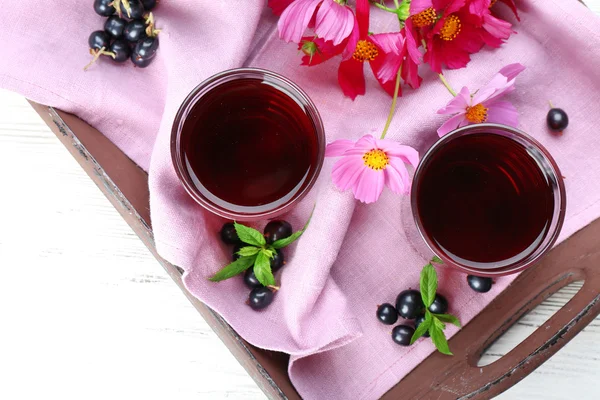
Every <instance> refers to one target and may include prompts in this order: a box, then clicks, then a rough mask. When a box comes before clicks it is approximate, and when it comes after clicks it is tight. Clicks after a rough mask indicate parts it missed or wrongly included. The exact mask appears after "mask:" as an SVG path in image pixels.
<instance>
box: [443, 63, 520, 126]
mask: <svg viewBox="0 0 600 400" xmlns="http://www.w3.org/2000/svg"><path fill="white" fill-rule="evenodd" d="M524 69H525V67H524V66H523V65H521V64H519V63H515V64H510V65H507V66H506V67H504V68H502V69H501V70H500V72H498V73H497V74H496V75H494V77H493V78H492V80H491V81H490V82H489V83H488V84H487V85H485V86H484V87H482V88H481V89H479V90H478V91H477V92H475V93H474V94H471V93H470V92H469V89H468V88H467V87H463V88H462V89H461V91H460V93H458V95H457V96H456V97H455V98H453V99H452V100H450V102H449V103H448V104H447V105H446V107H444V108H442V109H440V110H439V111H438V114H447V115H453V117H452V118H450V119H449V120H448V121H446V122H445V123H444V124H443V125H442V126H441V127H440V128H439V129H438V131H437V132H438V135H439V136H440V137H442V136H444V135H445V134H447V133H449V132H451V131H453V130H454V129H456V128H460V127H463V126H466V125H470V124H477V123H482V122H493V123H497V124H504V125H509V126H514V127H516V126H517V125H518V123H519V118H518V117H519V116H518V113H517V110H516V108H515V107H514V106H513V105H512V104H511V103H509V102H508V101H501V100H500V98H501V97H502V96H504V95H505V94H508V93H510V92H512V91H513V90H514V89H515V78H516V77H517V75H519V74H520V73H521V72H522V71H523V70H524Z"/></svg>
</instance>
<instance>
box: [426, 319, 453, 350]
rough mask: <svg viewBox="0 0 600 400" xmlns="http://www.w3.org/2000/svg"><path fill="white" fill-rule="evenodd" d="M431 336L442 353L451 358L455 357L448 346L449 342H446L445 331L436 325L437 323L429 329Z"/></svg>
mask: <svg viewBox="0 0 600 400" xmlns="http://www.w3.org/2000/svg"><path fill="white" fill-rule="evenodd" d="M434 321H437V319H435V318H434ZM429 334H430V335H431V341H432V342H433V344H434V345H435V347H436V348H437V349H438V351H439V352H440V353H442V354H446V355H449V356H452V355H454V354H452V352H451V351H450V347H449V346H448V341H447V340H446V336H445V335H444V331H443V330H441V329H440V328H439V326H438V325H436V324H435V323H433V324H431V326H430V327H429Z"/></svg>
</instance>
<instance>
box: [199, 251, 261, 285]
mask: <svg viewBox="0 0 600 400" xmlns="http://www.w3.org/2000/svg"><path fill="white" fill-rule="evenodd" d="M255 259H256V256H249V257H240V258H238V259H237V260H235V261H234V262H232V263H231V264H229V265H227V266H226V267H225V268H223V269H221V270H220V271H219V272H217V273H216V274H214V275H213V276H212V277H211V278H209V280H211V281H213V282H220V281H223V280H225V279H229V278H231V277H232V276H236V275H237V274H239V273H242V272H244V271H245V270H247V269H248V268H249V267H250V266H251V265H252V264H254V260H255Z"/></svg>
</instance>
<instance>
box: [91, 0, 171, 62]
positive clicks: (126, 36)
mask: <svg viewBox="0 0 600 400" xmlns="http://www.w3.org/2000/svg"><path fill="white" fill-rule="evenodd" d="M157 2H158V0H94V10H95V11H96V13H97V14H99V15H101V16H103V17H108V18H107V19H106V22H105V23H104V29H103V30H99V31H94V32H92V34H91V35H90V37H89V39H88V43H89V45H90V54H91V55H92V56H94V58H93V59H92V61H91V62H90V63H89V64H88V65H87V66H86V67H85V69H87V68H89V67H90V66H91V65H92V64H93V63H94V62H96V61H97V60H98V58H100V56H102V55H104V56H107V57H110V58H111V59H112V60H113V61H115V62H117V63H123V62H125V61H127V60H129V59H130V60H131V62H133V64H134V65H135V66H137V67H140V68H146V67H147V66H148V65H150V63H152V61H153V60H154V57H155V56H156V51H157V49H158V37H157V35H158V33H159V32H160V30H158V29H155V27H154V15H153V14H152V13H151V12H150V11H151V10H152V9H153V8H154V7H155V6H156V4H157Z"/></svg>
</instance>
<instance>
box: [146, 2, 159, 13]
mask: <svg viewBox="0 0 600 400" xmlns="http://www.w3.org/2000/svg"><path fill="white" fill-rule="evenodd" d="M156 3H158V1H157V0H142V4H143V5H144V8H145V9H146V11H152V9H153V8H154V7H156Z"/></svg>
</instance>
